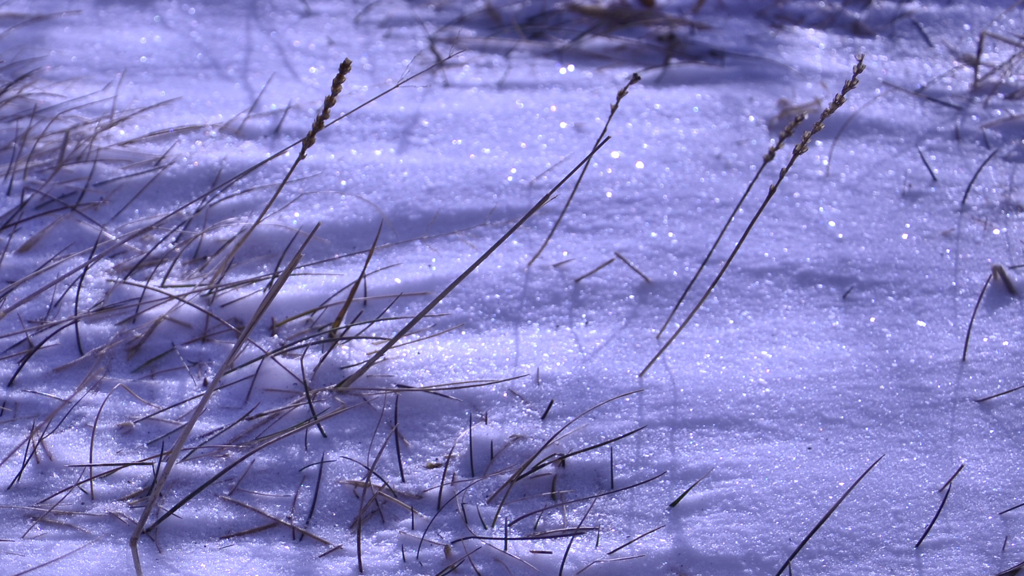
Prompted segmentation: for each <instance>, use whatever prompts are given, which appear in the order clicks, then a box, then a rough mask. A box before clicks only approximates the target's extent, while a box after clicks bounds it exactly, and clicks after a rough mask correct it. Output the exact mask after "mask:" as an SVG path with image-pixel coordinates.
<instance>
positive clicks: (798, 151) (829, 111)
mask: <svg viewBox="0 0 1024 576" xmlns="http://www.w3.org/2000/svg"><path fill="white" fill-rule="evenodd" d="M865 68H866V67H865V66H864V55H863V54H861V55H858V56H857V64H856V65H854V67H853V75H852V76H851V77H850V79H849V80H847V81H846V82H845V83H844V84H843V89H842V90H841V91H840V92H839V93H838V94H836V95H835V97H834V98H833V99H832V102H831V103H829V105H828V107H826V108H825V110H823V111H822V112H821V117H820V118H819V119H818V121H817V122H815V123H814V126H813V127H812V128H811V129H810V130H808V131H807V132H804V135H803V137H802V138H801V139H800V142H799V143H797V144H796V145H795V146H794V147H793V153H792V155H790V158H789V162H788V163H786V165H785V166H783V167H782V170H780V171H779V177H778V178H777V179H776V180H775V182H774V183H773V184H772V185H771V186H769V188H768V194H767V195H766V196H765V199H764V201H762V202H761V205H760V206H759V207H758V209H757V212H755V213H754V216H753V218H751V219H750V222H749V223H748V224H747V227H746V229H744V230H743V235H742V236H740V239H739V240H738V241H737V242H736V246H735V247H734V248H733V250H732V252H731V253H730V254H729V257H728V258H726V260H725V263H724V264H722V268H721V269H720V270H719V271H718V274H717V275H716V276H715V279H714V280H712V281H711V285H710V286H708V288H707V290H705V292H704V295H703V296H701V298H700V300H699V301H698V302H697V304H696V305H695V306H694V307H693V309H692V310H690V313H689V314H688V315H687V316H686V319H685V320H683V322H682V323H681V324H680V325H679V327H678V328H676V331H675V332H674V333H673V334H672V336H671V337H669V339H668V341H667V342H665V344H664V345H663V346H662V347H661V348H660V349H659V350H658V352H657V353H656V354H655V355H654V357H653V358H651V361H650V362H648V363H647V365H646V366H645V367H644V369H643V370H641V371H640V375H639V376H640V378H643V377H644V375H645V374H647V371H648V370H650V369H651V367H652V366H654V363H655V362H657V361H658V358H660V357H661V355H662V354H664V353H665V351H666V350H668V348H669V346H671V345H672V343H673V342H674V341H675V339H676V338H678V337H679V334H680V333H682V331H683V329H684V328H686V326H687V325H688V324H689V323H690V321H691V320H693V317H694V316H695V315H696V314H697V311H698V310H700V308H701V306H703V305H704V302H706V301H707V299H708V297H710V296H711V292H712V291H713V290H714V289H715V286H717V285H718V282H719V281H721V280H722V276H724V275H725V271H726V270H728V269H729V265H730V264H732V261H733V260H734V259H735V258H736V254H738V253H739V251H740V248H742V247H743V243H744V242H745V241H746V240H747V237H748V236H750V231H751V230H753V228H754V225H755V224H757V221H758V219H759V218H760V217H761V215H762V214H763V213H764V211H765V208H767V207H768V203H769V202H771V200H772V198H773V197H774V196H775V193H776V192H778V190H779V186H781V185H782V181H783V180H785V178H786V175H787V174H789V171H790V169H791V168H792V167H793V164H795V163H796V160H797V158H799V157H800V156H802V155H803V154H805V153H806V152H807V150H808V144H810V142H811V139H812V138H813V137H814V135H815V134H817V133H818V132H820V131H821V130H822V129H824V128H825V120H827V119H828V118H829V117H830V116H832V115H833V114H835V113H836V111H837V110H839V108H840V107H841V106H842V105H843V104H845V103H846V95H847V94H849V93H850V92H851V91H852V90H853V89H854V88H856V87H857V84H858V83H859V82H860V80H859V78H860V75H861V73H863V72H864V70H865Z"/></svg>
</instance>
